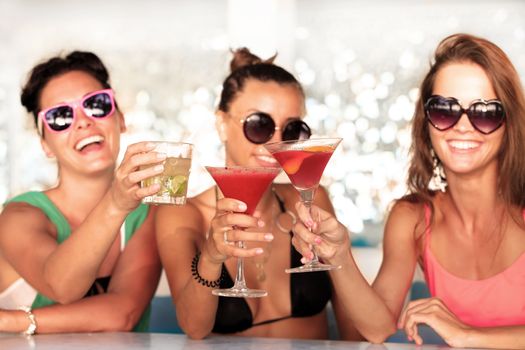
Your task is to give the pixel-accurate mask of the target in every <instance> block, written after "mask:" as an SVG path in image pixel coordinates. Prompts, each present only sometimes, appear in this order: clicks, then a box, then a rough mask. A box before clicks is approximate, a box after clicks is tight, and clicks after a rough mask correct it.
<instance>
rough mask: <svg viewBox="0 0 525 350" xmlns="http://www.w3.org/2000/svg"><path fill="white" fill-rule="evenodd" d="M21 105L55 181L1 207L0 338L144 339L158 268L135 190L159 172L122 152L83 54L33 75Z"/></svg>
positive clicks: (154, 158) (118, 122)
mask: <svg viewBox="0 0 525 350" xmlns="http://www.w3.org/2000/svg"><path fill="white" fill-rule="evenodd" d="M21 100H22V104H23V105H24V106H25V107H26V109H27V110H28V111H29V112H30V113H32V114H33V115H34V117H35V124H36V125H37V128H38V132H39V134H40V137H41V139H40V141H41V144H42V148H43V150H44V152H45V154H46V155H47V156H48V157H50V158H55V159H56V162H57V166H58V174H59V176H58V182H57V185H56V186H55V187H53V188H50V189H48V190H46V191H43V192H27V193H23V194H21V195H18V196H16V197H14V198H12V199H10V200H9V201H8V202H7V204H6V205H5V207H4V210H3V212H2V214H1V215H0V251H1V252H2V254H1V255H0V276H1V278H0V309H1V310H0V320H1V322H0V332H24V333H26V334H34V333H35V332H38V333H57V332H92V331H110V330H131V329H136V330H147V324H148V315H149V312H147V311H146V310H147V309H148V304H149V302H150V300H151V298H152V296H153V294H154V292H155V289H156V286H157V283H158V279H159V275H160V261H159V258H158V253H157V251H156V246H155V236H154V232H153V211H152V210H151V209H149V208H148V207H147V206H145V205H142V204H141V203H140V202H141V199H142V198H143V197H145V196H148V195H151V194H153V193H155V192H157V191H158V190H159V188H158V185H152V186H150V187H148V188H140V186H139V185H140V181H141V180H142V179H144V178H147V177H150V176H152V175H156V174H158V173H160V172H162V166H154V167H148V168H147V170H140V166H141V165H147V164H155V163H158V162H159V161H161V160H162V159H163V157H164V156H163V155H162V154H157V153H155V152H149V151H151V150H152V149H153V147H152V145H150V144H148V143H137V144H134V145H131V146H129V147H128V149H127V150H126V153H125V155H124V158H123V161H122V163H121V164H120V166H118V167H117V156H118V154H119V148H120V134H121V133H122V132H124V131H125V130H126V126H125V123H124V117H123V116H122V114H121V113H120V111H119V109H118V107H117V105H116V103H115V99H114V95H113V91H112V89H111V86H110V85H109V75H108V72H107V70H106V68H105V67H104V65H103V63H102V62H101V61H100V59H99V58H98V57H97V56H96V55H95V54H93V53H89V52H78V51H75V52H72V53H70V54H69V55H67V56H65V57H53V58H51V59H49V60H47V61H45V62H43V63H41V64H38V65H37V66H35V67H34V68H33V70H32V71H31V73H30V75H29V79H28V81H27V83H26V84H25V86H24V87H23V90H22V97H21Z"/></svg>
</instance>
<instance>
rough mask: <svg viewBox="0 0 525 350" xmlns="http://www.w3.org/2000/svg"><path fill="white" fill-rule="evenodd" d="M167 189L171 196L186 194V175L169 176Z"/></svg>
mask: <svg viewBox="0 0 525 350" xmlns="http://www.w3.org/2000/svg"><path fill="white" fill-rule="evenodd" d="M169 183H170V185H169V186H168V189H169V191H170V195H171V196H173V197H180V196H184V195H185V194H186V188H187V187H188V177H187V176H186V175H175V176H170V177H169Z"/></svg>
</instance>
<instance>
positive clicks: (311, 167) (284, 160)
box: [273, 147, 334, 190]
mask: <svg viewBox="0 0 525 350" xmlns="http://www.w3.org/2000/svg"><path fill="white" fill-rule="evenodd" d="M332 153H334V149H333V148H330V147H315V149H304V150H298V151H296V150H289V151H280V152H276V153H274V154H273V156H274V157H275V159H277V161H278V162H279V164H281V166H282V167H283V169H284V171H285V172H286V174H287V175H288V177H289V178H290V181H292V183H293V185H294V186H295V187H296V188H297V189H298V190H307V189H309V188H312V187H317V186H318V185H319V181H320V180H321V176H322V175H323V171H324V168H325V167H326V164H327V163H328V161H329V160H330V157H331V156H332Z"/></svg>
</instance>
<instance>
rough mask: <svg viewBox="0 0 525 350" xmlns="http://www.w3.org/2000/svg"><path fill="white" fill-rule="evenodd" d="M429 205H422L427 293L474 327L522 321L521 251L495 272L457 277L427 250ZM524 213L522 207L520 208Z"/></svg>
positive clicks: (524, 279)
mask: <svg viewBox="0 0 525 350" xmlns="http://www.w3.org/2000/svg"><path fill="white" fill-rule="evenodd" d="M430 215H431V211H430V207H428V206H425V221H426V224H427V229H426V231H425V237H424V239H425V241H424V244H425V247H424V253H423V254H424V270H425V279H426V281H427V284H428V288H429V291H430V295H432V296H433V297H437V298H439V299H441V300H442V301H443V302H444V303H445V305H446V306H447V307H448V308H449V309H450V311H452V312H453V313H454V314H455V315H456V316H457V317H458V318H459V319H460V320H461V321H463V322H464V323H466V324H468V325H471V326H475V327H497V326H511V325H525V253H523V254H521V255H520V257H519V258H518V259H516V261H515V262H514V263H512V265H511V266H509V267H507V268H506V269H505V270H503V271H502V272H500V273H498V274H497V275H494V276H491V277H489V278H485V279H482V280H468V279H464V278H460V277H457V276H455V275H453V274H451V273H450V272H448V271H447V270H445V268H443V266H441V265H440V264H439V262H438V261H437V259H436V258H435V256H434V255H433V254H432V251H431V250H430ZM524 217H525V211H524Z"/></svg>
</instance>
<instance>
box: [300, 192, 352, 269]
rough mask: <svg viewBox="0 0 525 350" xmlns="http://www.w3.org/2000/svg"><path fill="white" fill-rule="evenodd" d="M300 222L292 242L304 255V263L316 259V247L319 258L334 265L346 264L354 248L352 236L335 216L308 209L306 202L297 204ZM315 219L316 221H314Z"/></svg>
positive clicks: (315, 209)
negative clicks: (314, 256) (351, 249)
mask: <svg viewBox="0 0 525 350" xmlns="http://www.w3.org/2000/svg"><path fill="white" fill-rule="evenodd" d="M295 208H296V210H297V214H298V215H299V220H298V221H297V223H296V224H295V226H294V227H293V234H294V235H293V238H292V243H293V245H294V247H295V249H296V250H297V251H298V252H299V253H300V254H301V255H302V256H303V259H301V261H302V262H303V263H306V262H308V261H309V260H311V259H312V258H313V252H312V247H314V246H315V251H316V252H317V255H318V257H319V258H321V259H323V261H325V262H327V263H329V264H332V265H342V260H343V259H344V256H345V255H347V254H348V250H349V247H350V239H349V233H348V230H347V229H346V227H345V226H344V225H343V224H341V223H340V222H339V221H337V219H336V218H335V216H333V215H332V214H331V213H329V212H327V211H325V210H323V209H321V208H319V207H318V206H316V205H312V207H311V209H308V208H307V207H306V206H305V205H304V204H303V203H302V202H297V204H296V205H295ZM314 218H315V219H314Z"/></svg>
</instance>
